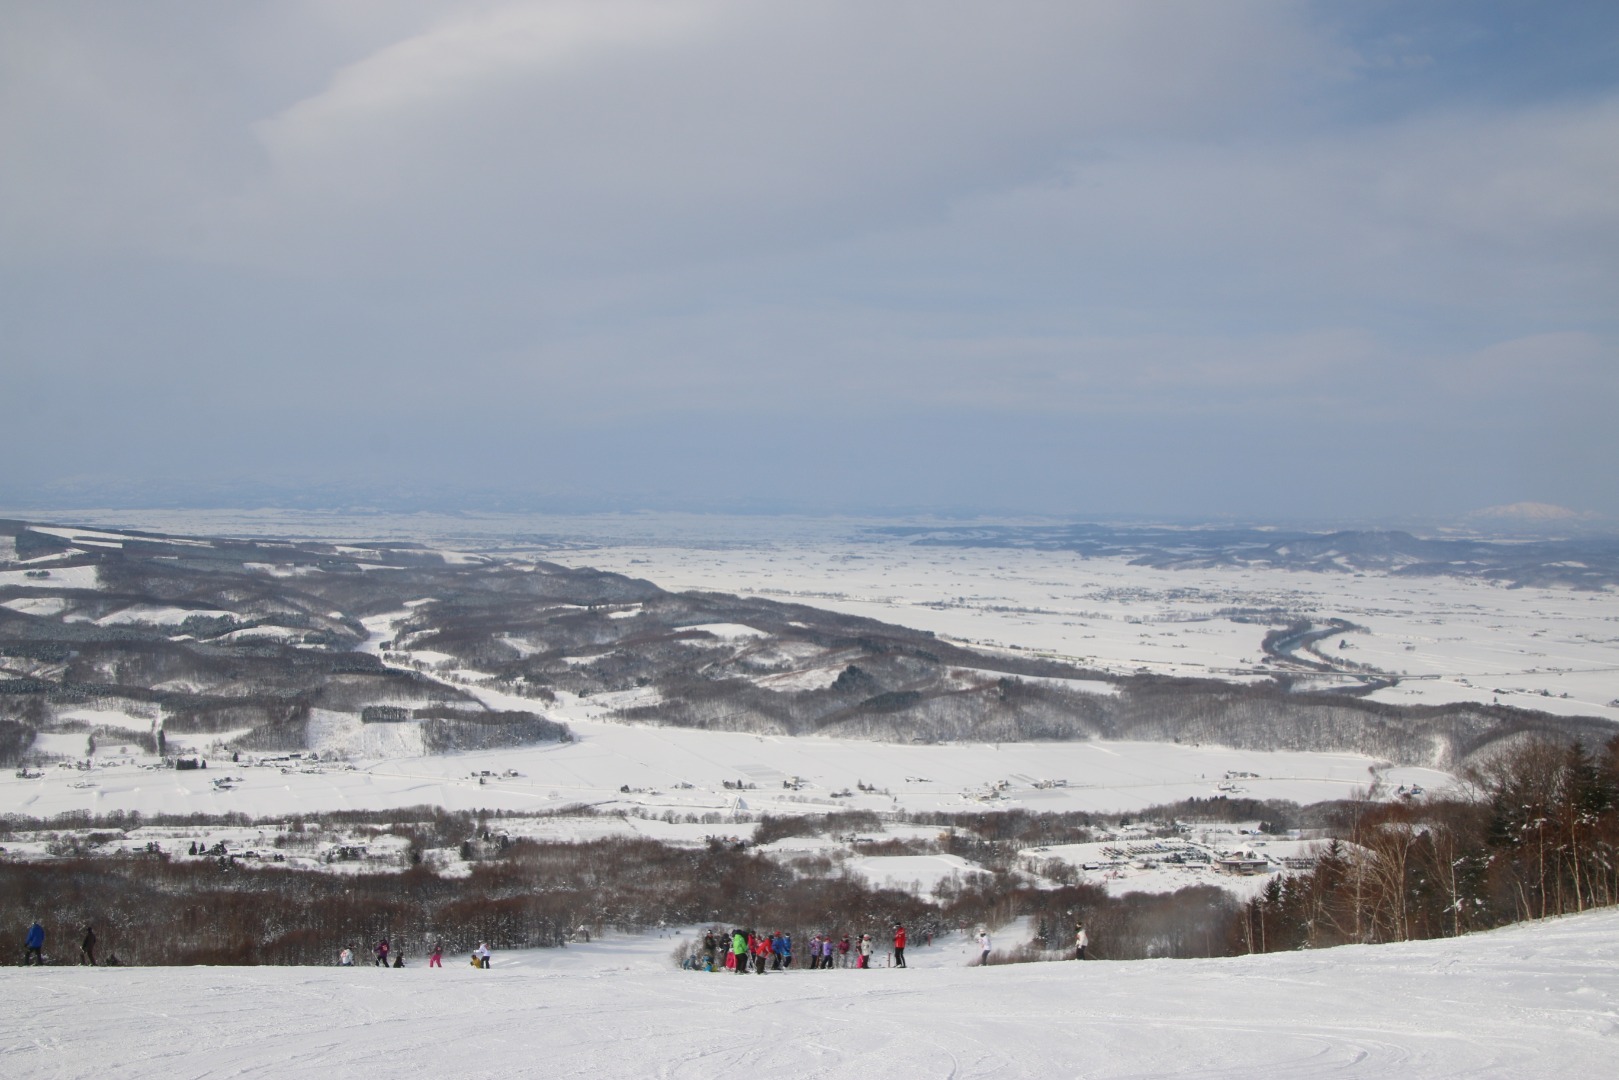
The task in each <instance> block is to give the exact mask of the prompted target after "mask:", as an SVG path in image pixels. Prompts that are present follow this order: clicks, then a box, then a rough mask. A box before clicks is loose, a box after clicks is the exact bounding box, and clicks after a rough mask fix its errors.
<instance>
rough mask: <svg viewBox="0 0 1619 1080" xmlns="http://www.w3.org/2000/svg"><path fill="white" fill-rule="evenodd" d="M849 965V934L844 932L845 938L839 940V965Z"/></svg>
mask: <svg viewBox="0 0 1619 1080" xmlns="http://www.w3.org/2000/svg"><path fill="white" fill-rule="evenodd" d="M848 966H849V935H848V934H844V935H843V940H842V941H840V942H838V967H848Z"/></svg>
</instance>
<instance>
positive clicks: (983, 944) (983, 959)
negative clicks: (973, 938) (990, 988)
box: [978, 926, 989, 967]
mask: <svg viewBox="0 0 1619 1080" xmlns="http://www.w3.org/2000/svg"><path fill="white" fill-rule="evenodd" d="M987 963H989V931H988V930H986V929H984V928H983V927H982V926H980V927H979V928H978V966H979V967H983V966H984V965H985V964H987Z"/></svg>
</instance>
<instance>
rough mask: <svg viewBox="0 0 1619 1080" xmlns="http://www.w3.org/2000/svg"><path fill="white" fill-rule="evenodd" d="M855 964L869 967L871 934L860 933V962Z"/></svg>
mask: <svg viewBox="0 0 1619 1080" xmlns="http://www.w3.org/2000/svg"><path fill="white" fill-rule="evenodd" d="M857 966H858V967H862V968H870V967H871V935H870V934H861V935H860V963H859V964H858V965H857Z"/></svg>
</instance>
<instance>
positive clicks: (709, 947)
mask: <svg viewBox="0 0 1619 1080" xmlns="http://www.w3.org/2000/svg"><path fill="white" fill-rule="evenodd" d="M719 951H720V943H719V942H718V941H716V940H715V939H714V931H712V930H710V931H708V933H706V934H704V935H703V964H704V967H705V968H706V970H708V971H713V970H714V957H715V955H716V954H717V953H718V952H719Z"/></svg>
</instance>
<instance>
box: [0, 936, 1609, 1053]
mask: <svg viewBox="0 0 1619 1080" xmlns="http://www.w3.org/2000/svg"><path fill="white" fill-rule="evenodd" d="M692 932H693V928H687V929H686V930H685V931H684V932H683V933H684V934H686V935H689V934H691V933H692ZM968 936H969V934H966V933H964V934H957V935H951V936H948V937H944V938H940V939H938V940H936V941H935V943H934V945H933V946H932V947H931V948H928V947H918V946H913V947H912V948H910V949H908V950H907V959H908V960H909V962H910V966H909V967H908V968H906V969H904V970H901V969H897V968H889V967H885V966H879V967H877V968H875V969H874V970H871V971H854V970H832V971H816V972H811V971H790V972H783V973H776V972H771V973H768V974H766V975H752V974H749V975H741V976H738V975H732V974H708V973H699V972H686V971H680V970H676V969H675V968H673V966H672V965H671V964H670V962H669V957H670V954H671V953H672V951H673V949H674V947H675V946H676V945H677V944H678V943H679V941H680V940H681V937H679V936H674V935H673V934H670V933H667V932H666V933H665V934H663V935H660V934H648V935H644V936H640V937H608V938H605V939H597V940H596V941H594V942H592V943H590V944H575V945H570V946H568V947H567V948H565V949H554V950H537V951H532V952H515V953H497V954H496V955H495V958H494V965H493V966H492V967H491V968H490V969H489V970H488V971H475V970H472V969H471V968H470V967H469V966H467V964H466V958H465V957H453V958H446V964H445V967H444V969H443V970H432V969H429V968H427V967H426V966H425V965H424V964H423V963H422V961H420V960H419V959H417V958H416V957H417V956H418V955H419V953H416V954H413V956H412V963H411V965H410V966H408V967H406V968H404V969H401V970H391V971H381V970H376V969H372V968H353V969H344V968H337V967H330V968H146V969H134V968H123V969H108V968H96V969H92V968H46V969H37V968H36V969H23V968H6V969H0V1015H3V1016H5V1017H6V1023H5V1025H4V1027H3V1028H0V1072H3V1073H4V1074H5V1075H6V1076H8V1077H19V1078H21V1077H29V1078H40V1080H73V1078H89V1077H96V1078H109V1077H112V1078H130V1080H134V1078H154V1080H155V1078H162V1080H168V1078H171V1077H241V1076H273V1077H280V1076H289V1077H290V1076H306V1075H310V1074H323V1075H338V1076H349V1075H358V1074H360V1073H362V1072H363V1073H366V1074H371V1075H382V1076H411V1077H415V1076H421V1077H449V1076H454V1077H529V1076H533V1077H542V1076H543V1077H580V1078H592V1080H595V1078H616V1077H625V1078H645V1077H670V1078H677V1077H693V1078H705V1077H715V1076H725V1077H731V1076H746V1077H749V1078H750V1080H785V1078H789V1077H791V1078H794V1080H796V1078H800V1077H823V1078H843V1077H849V1078H862V1080H869V1078H873V1077H953V1078H960V1080H967V1078H974V1077H984V1078H991V1077H993V1078H999V1080H1012V1078H1030V1080H1046V1078H1055V1077H1062V1078H1069V1077H1073V1078H1085V1080H1140V1078H1146V1077H1169V1076H1174V1077H1187V1078H1197V1080H1226V1078H1229V1080H1252V1078H1253V1077H1268V1078H1285V1080H1292V1078H1322V1077H1338V1078H1384V1077H1400V1078H1403V1080H1440V1078H1451V1077H1469V1078H1481V1080H1482V1078H1500V1080H1539V1078H1546V1080H1551V1078H1556V1080H1585V1078H1589V1080H1596V1078H1599V1077H1608V1076H1612V1075H1614V1074H1615V1070H1619V912H1614V911H1602V912H1596V913H1589V914H1585V915H1579V916H1571V917H1567V918H1562V919H1556V920H1548V921H1544V922H1541V923H1533V924H1521V925H1518V926H1514V927H1510V928H1506V929H1503V930H1497V931H1492V932H1489V933H1483V934H1475V935H1472V936H1470V937H1465V938H1460V939H1451V940H1443V941H1427V942H1417V943H1409V944H1395V945H1381V946H1350V947H1345V948H1339V949H1327V950H1319V951H1312V952H1298V953H1281V954H1271V955H1267V956H1248V957H1236V958H1229V959H1217V960H1148V961H1136V962H1132V963H1109V962H1106V961H1105V960H1104V961H1098V962H1088V963H1083V964H1080V963H1074V962H1065V963H1047V964H1019V965H1006V966H991V967H982V968H981V967H976V966H970V965H971V962H972V960H973V958H974V952H975V950H974V949H973V948H972V947H971V946H970V945H969V944H968V940H967V939H968ZM1096 951H1098V952H1099V953H1102V954H1103V955H1105V943H1101V942H1098V943H1097V945H1096Z"/></svg>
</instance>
